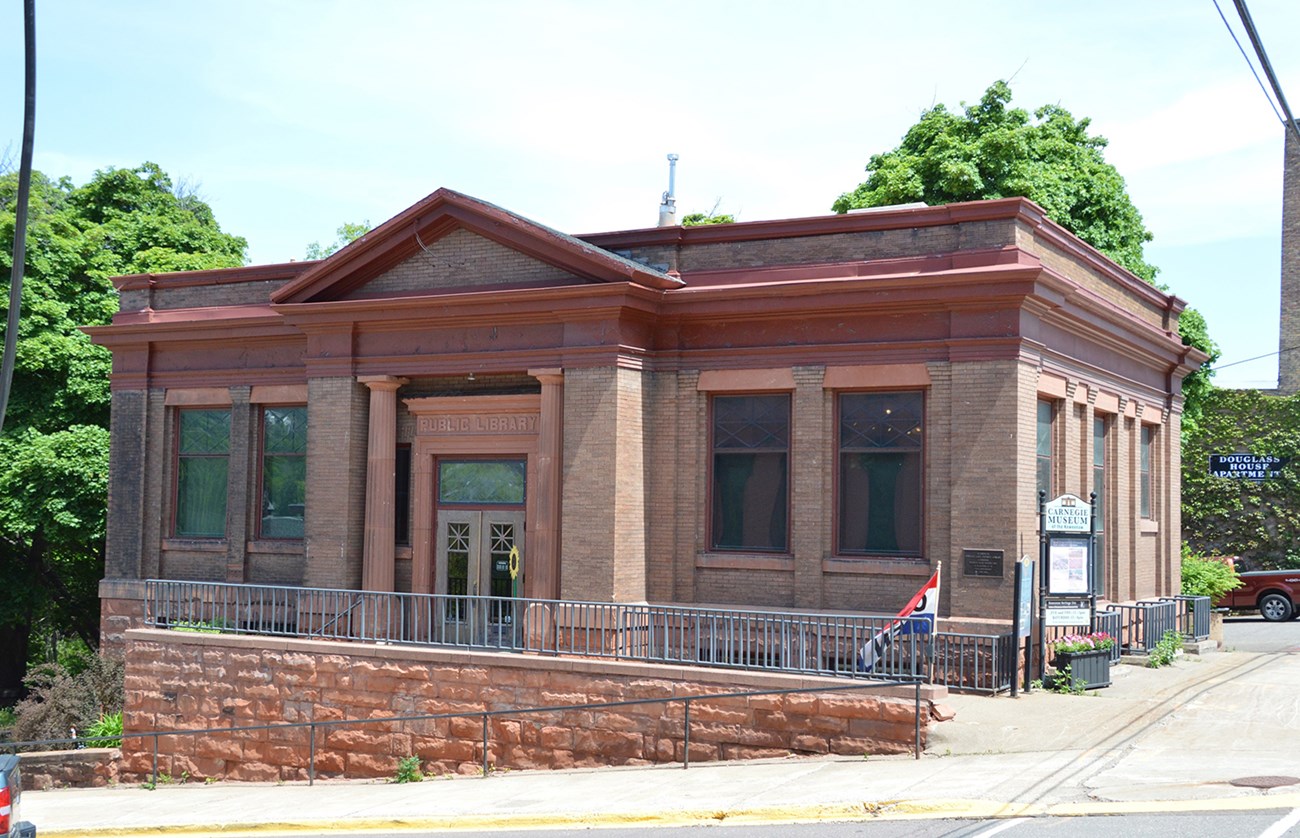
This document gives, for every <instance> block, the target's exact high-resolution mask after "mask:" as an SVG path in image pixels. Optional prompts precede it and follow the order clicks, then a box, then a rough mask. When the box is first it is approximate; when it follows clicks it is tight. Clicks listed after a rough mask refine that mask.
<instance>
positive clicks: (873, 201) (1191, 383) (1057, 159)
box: [832, 81, 1219, 424]
mask: <svg viewBox="0 0 1300 838" xmlns="http://www.w3.org/2000/svg"><path fill="white" fill-rule="evenodd" d="M1010 103H1011V87H1010V85H1008V84H1007V83H1006V82H1005V81H997V82H994V83H993V84H992V85H991V86H990V87H989V89H988V90H986V91H985V92H984V95H983V97H982V98H981V99H980V101H979V102H978V103H977V104H975V105H969V106H967V105H966V104H965V103H964V102H963V103H962V105H963V110H962V111H961V112H960V113H957V112H953V111H950V110H948V109H947V108H946V107H944V106H943V105H942V104H938V105H935V106H934V107H932V108H930V109H928V110H926V111H925V112H923V113H922V114H921V119H920V121H919V122H917V123H916V124H915V125H913V126H912V127H911V128H910V129H908V131H907V133H906V134H905V135H904V136H903V140H902V142H901V143H900V144H899V145H898V147H897V148H895V149H893V150H892V151H887V152H885V153H883V154H876V155H872V157H871V159H870V161H869V162H868V163H867V172H868V176H867V179H866V180H865V181H863V182H862V183H860V184H858V187H857V188H856V189H854V190H853V191H852V192H846V193H844V194H843V195H840V197H839V198H837V199H836V201H835V203H834V204H833V206H832V209H834V210H835V212H847V211H848V210H850V209H858V208H862V207H882V206H889V205H891V204H904V203H910V202H914V201H924V202H925V203H927V204H931V205H935V204H948V203H954V202H957V201H975V200H980V199H984V198H1010V197H1016V196H1020V197H1025V198H1028V199H1030V200H1031V201H1033V202H1034V203H1036V204H1038V205H1039V206H1041V207H1042V208H1043V209H1044V210H1045V211H1046V212H1047V215H1048V217H1050V218H1051V219H1052V220H1053V221H1055V222H1056V223H1058V224H1060V225H1061V226H1062V227H1064V228H1065V229H1067V230H1069V231H1070V232H1072V233H1074V234H1075V235H1076V236H1078V237H1079V238H1081V239H1083V240H1084V241H1086V242H1087V243H1088V244H1090V245H1092V246H1093V247H1095V248H1097V249H1098V250H1100V251H1101V252H1102V253H1104V254H1106V255H1107V256H1109V257H1110V258H1111V259H1113V260H1115V261H1116V262H1117V263H1119V264H1120V265H1122V266H1123V267H1125V268H1127V269H1128V270H1130V271H1132V272H1133V273H1134V274H1136V275H1137V276H1139V277H1141V278H1142V279H1144V280H1146V281H1147V282H1150V283H1153V284H1154V283H1155V278H1156V274H1157V273H1158V272H1159V270H1158V269H1157V268H1156V267H1155V266H1154V265H1152V264H1150V263H1149V262H1147V261H1146V258H1145V256H1144V255H1143V246H1144V245H1145V244H1146V243H1147V242H1149V241H1151V231H1150V230H1148V229H1147V228H1146V224H1145V223H1144V222H1143V221H1142V214H1141V213H1140V212H1138V210H1137V207H1135V206H1134V205H1133V202H1132V200H1130V198H1129V196H1128V192H1127V191H1126V189H1125V185H1124V178H1123V177H1122V176H1120V174H1119V172H1118V171H1116V169H1115V167H1114V166H1112V165H1111V164H1110V163H1107V162H1106V159H1105V156H1104V154H1103V150H1104V149H1105V148H1106V145H1107V141H1106V139H1105V138H1104V137H1099V136H1095V135H1092V134H1089V133H1088V127H1089V124H1090V121H1089V120H1088V119H1079V120H1076V119H1075V118H1074V117H1073V116H1071V114H1070V112H1069V111H1067V110H1065V109H1064V108H1062V107H1060V106H1059V105H1043V106H1042V107H1040V108H1038V109H1037V110H1036V111H1034V113H1033V116H1032V117H1031V116H1030V114H1029V113H1028V112H1027V111H1025V110H1024V109H1022V108H1012V107H1008V106H1009V105H1010ZM1180 331H1181V335H1182V338H1183V342H1184V343H1185V344H1188V345H1190V346H1195V347H1196V348H1197V349H1200V350H1201V351H1203V352H1205V353H1207V354H1208V355H1209V356H1210V361H1209V362H1207V364H1206V365H1205V367H1204V368H1202V369H1201V370H1198V371H1197V372H1195V373H1193V374H1192V375H1190V376H1188V377H1187V379H1186V380H1185V381H1184V382H1183V391H1184V393H1185V395H1186V396H1187V407H1186V411H1185V414H1184V418H1185V421H1187V422H1190V423H1192V424H1195V421H1196V418H1197V417H1198V416H1199V414H1200V403H1201V401H1202V399H1203V398H1204V396H1205V393H1206V391H1207V390H1208V388H1209V387H1210V383H1209V378H1210V375H1211V374H1212V373H1211V370H1210V365H1211V364H1213V362H1214V361H1215V360H1216V359H1217V358H1218V357H1219V351H1218V347H1217V346H1216V345H1215V344H1214V342H1213V341H1212V340H1210V337H1209V334H1208V332H1207V330H1206V327H1205V319H1204V318H1203V317H1201V315H1200V314H1199V313H1198V312H1195V311H1193V310H1191V309H1188V310H1187V311H1186V312H1184V314H1183V317H1182V319H1181V322H1180Z"/></svg>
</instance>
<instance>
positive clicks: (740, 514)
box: [713, 453, 787, 550]
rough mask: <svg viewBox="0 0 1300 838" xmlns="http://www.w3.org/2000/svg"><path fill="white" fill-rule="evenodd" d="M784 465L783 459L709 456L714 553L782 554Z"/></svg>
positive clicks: (765, 455)
mask: <svg viewBox="0 0 1300 838" xmlns="http://www.w3.org/2000/svg"><path fill="white" fill-rule="evenodd" d="M786 459H787V455H786V454H784V453H758V454H715V455H714V457H713V546H714V547H720V548H723V549H729V550H785V549H786V516H787V510H786V470H787V462H786Z"/></svg>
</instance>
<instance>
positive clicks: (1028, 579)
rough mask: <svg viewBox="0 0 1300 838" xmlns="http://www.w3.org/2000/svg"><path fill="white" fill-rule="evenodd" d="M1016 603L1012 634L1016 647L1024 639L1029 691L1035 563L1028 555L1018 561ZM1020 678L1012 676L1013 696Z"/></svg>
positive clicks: (1026, 684)
mask: <svg viewBox="0 0 1300 838" xmlns="http://www.w3.org/2000/svg"><path fill="white" fill-rule="evenodd" d="M1015 586H1016V603H1015V608H1014V609H1013V610H1012V612H1011V636H1012V637H1014V638H1015V639H1016V645H1015V647H1014V648H1015V649H1016V650H1017V651H1018V650H1019V649H1020V644H1021V641H1022V640H1023V641H1024V649H1025V692H1029V684H1030V680H1031V674H1030V673H1031V672H1032V671H1033V666H1034V642H1033V634H1034V624H1033V615H1034V563H1033V562H1031V561H1029V557H1028V556H1021V557H1020V561H1018V562H1016V578H1015ZM1019 682H1020V679H1019V678H1016V677H1015V676H1012V678H1011V697H1012V698H1015V697H1016V695H1017V687H1018V685H1019Z"/></svg>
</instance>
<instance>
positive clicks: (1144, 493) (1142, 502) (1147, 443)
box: [1138, 425, 1153, 518]
mask: <svg viewBox="0 0 1300 838" xmlns="http://www.w3.org/2000/svg"><path fill="white" fill-rule="evenodd" d="M1152 433H1153V432H1152V429H1151V426H1150V425H1143V426H1142V438H1141V446H1140V448H1141V451H1140V454H1139V456H1140V461H1139V467H1138V506H1139V507H1140V514H1141V516H1142V517H1143V518H1151V517H1153V516H1152V514H1151V436H1152Z"/></svg>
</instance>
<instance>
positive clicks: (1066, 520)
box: [1038, 490, 1097, 678]
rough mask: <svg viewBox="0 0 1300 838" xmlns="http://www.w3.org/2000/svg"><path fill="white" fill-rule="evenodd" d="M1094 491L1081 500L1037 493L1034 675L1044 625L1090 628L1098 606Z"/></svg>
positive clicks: (1043, 660) (1041, 670) (1042, 660)
mask: <svg viewBox="0 0 1300 838" xmlns="http://www.w3.org/2000/svg"><path fill="white" fill-rule="evenodd" d="M1096 508H1097V493H1096V492H1093V493H1092V494H1090V495H1089V496H1088V500H1086V501H1085V500H1084V499H1083V498H1081V497H1078V496H1077V495H1071V494H1064V495H1061V496H1060V497H1058V498H1056V499H1055V500H1052V501H1048V500H1047V493H1046V492H1044V491H1041V490H1040V491H1039V493H1038V543H1039V564H1040V565H1041V567H1042V574H1043V576H1042V581H1041V582H1040V583H1039V585H1040V587H1039V602H1038V620H1039V625H1040V627H1041V638H1042V642H1043V649H1042V656H1041V657H1040V659H1039V664H1038V675H1039V677H1040V678H1041V677H1043V675H1044V674H1045V673H1046V664H1047V628H1048V627H1049V626H1080V627H1085V628H1091V626H1092V620H1093V614H1094V613H1095V612H1096V609H1097V592H1096V591H1094V590H1093V580H1094V579H1095V578H1096V576H1095V575H1094V574H1093V567H1092V566H1093V562H1094V561H1095V560H1096V559H1095V555H1096V544H1097V520H1096V514H1095V513H1096Z"/></svg>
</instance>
